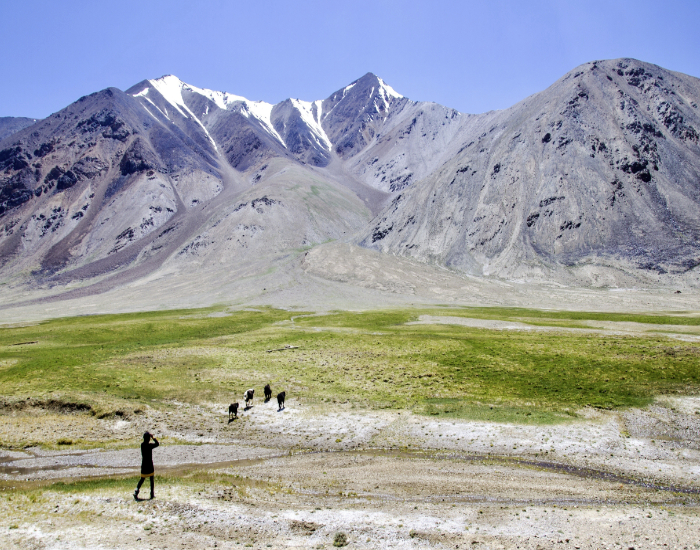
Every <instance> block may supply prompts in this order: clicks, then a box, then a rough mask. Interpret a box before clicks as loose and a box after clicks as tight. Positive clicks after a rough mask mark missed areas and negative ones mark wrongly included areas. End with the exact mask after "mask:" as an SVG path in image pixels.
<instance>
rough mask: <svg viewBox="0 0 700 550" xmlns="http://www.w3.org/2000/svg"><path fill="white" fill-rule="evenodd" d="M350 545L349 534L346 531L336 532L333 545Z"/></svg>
mask: <svg viewBox="0 0 700 550" xmlns="http://www.w3.org/2000/svg"><path fill="white" fill-rule="evenodd" d="M347 545H348V536H347V535H346V534H345V533H336V534H335V537H334V538H333V546H338V547H341V546H347Z"/></svg>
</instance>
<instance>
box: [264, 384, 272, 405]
mask: <svg viewBox="0 0 700 550" xmlns="http://www.w3.org/2000/svg"><path fill="white" fill-rule="evenodd" d="M270 399H272V388H270V384H268V385H267V386H265V403H267V402H268V401H269V400H270Z"/></svg>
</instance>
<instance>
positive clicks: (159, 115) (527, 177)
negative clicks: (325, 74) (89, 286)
mask: <svg viewBox="0 0 700 550" xmlns="http://www.w3.org/2000/svg"><path fill="white" fill-rule="evenodd" d="M699 102H700V80H698V79H696V78H694V77H690V76H686V75H683V74H679V73H674V72H671V71H667V70H665V69H662V68H660V67H657V66H655V65H651V64H647V63H643V62H640V61H636V60H631V59H622V60H612V61H596V62H592V63H587V64H585V65H582V66H580V67H578V68H577V69H575V70H573V71H571V72H570V73H568V74H567V75H565V76H564V77H563V78H561V79H560V80H558V81H557V82H556V83H554V84H553V85H552V86H551V87H549V88H548V89H546V90H544V91H543V92H540V93H538V94H535V95H533V96H531V97H529V98H527V99H525V100H523V101H522V102H520V103H518V104H517V105H514V106H513V107H511V108H509V109H506V110H503V111H493V112H489V113H485V114H480V115H468V114H463V113H459V112H457V111H455V110H454V109H450V108H447V107H443V106H441V105H437V104H434V103H428V102H414V101H411V100H409V99H407V98H405V97H403V96H401V95H400V94H398V93H397V92H396V91H394V90H393V89H392V88H391V87H390V86H388V85H387V84H385V83H384V82H383V81H382V79H381V78H379V77H377V76H375V75H373V74H371V73H369V74H367V75H365V76H363V77H362V78H360V79H358V80H356V81H355V82H353V83H352V84H350V85H348V86H346V87H344V88H342V89H341V90H338V91H337V92H335V93H333V94H331V95H330V96H329V97H328V98H326V99H323V100H318V101H313V102H306V101H301V100H298V99H288V100H285V101H283V102H281V103H278V104H276V105H272V104H268V103H265V102H262V101H250V100H248V99H246V98H244V97H241V96H236V95H232V94H229V93H223V92H215V91H212V90H206V89H202V88H197V87H195V86H192V85H189V84H185V83H183V82H181V81H180V80H178V79H177V78H176V77H174V76H165V77H162V78H159V79H156V80H146V81H143V82H141V83H139V84H137V85H135V86H133V87H132V88H131V89H129V90H127V91H126V92H122V91H120V90H118V89H115V88H109V89H107V90H103V91H101V92H98V93H95V94H92V95H90V96H86V97H83V98H80V99H79V100H78V101H76V102H75V103H73V104H72V105H69V106H68V107H66V108H65V109H63V110H62V111H60V112H58V113H55V114H53V115H51V116H50V117H48V118H46V119H44V120H40V121H32V120H30V119H22V120H14V119H12V120H11V119H0V122H1V123H2V124H0V131H1V132H2V133H0V136H3V135H4V136H5V137H4V138H3V139H2V141H0V261H1V264H0V276H2V278H3V279H4V280H6V281H13V283H14V284H32V285H35V284H37V283H40V284H51V285H54V284H65V283H68V282H73V281H87V282H89V281H92V280H95V281H97V280H100V281H102V284H103V286H102V287H100V286H99V285H98V284H96V285H95V286H94V291H95V292H98V291H100V289H101V288H102V289H104V288H109V286H110V284H113V283H110V280H111V279H110V277H112V278H114V277H118V281H119V282H128V281H134V280H138V279H142V278H147V277H148V276H149V275H150V274H152V273H154V272H155V271H156V270H159V269H169V270H170V272H175V271H177V272H178V273H182V272H186V271H187V270H188V269H190V270H191V269H198V270H201V269H203V268H205V269H206V268H208V267H212V266H220V265H226V266H229V268H227V270H226V273H227V276H228V277H233V278H235V277H238V276H244V275H245V273H246V269H247V268H245V266H253V265H254V266H256V267H255V268H253V267H250V269H249V271H250V270H255V269H257V270H259V269H262V265H263V264H264V263H265V262H270V261H272V260H273V259H274V258H279V257H284V256H285V255H288V254H289V253H290V252H293V251H299V250H302V249H303V248H305V247H308V246H313V245H316V244H320V243H323V242H326V241H328V240H335V239H344V240H346V241H350V242H354V243H355V244H358V245H361V246H364V247H368V248H373V249H377V250H379V251H381V252H383V253H387V254H394V255H405V256H412V257H415V258H417V259H419V260H422V261H426V262H431V263H436V264H439V265H445V266H448V267H451V268H454V269H456V270H458V271H462V272H468V273H471V274H476V275H496V276H501V277H508V278H522V279H529V280H532V279H540V280H542V279H547V280H557V281H561V282H572V281H575V282H577V283H579V284H600V281H601V277H603V279H605V277H608V278H609V277H610V273H618V272H619V273H625V274H626V276H632V277H633V278H634V277H636V278H637V279H638V280H639V281H646V282H653V281H654V280H655V277H656V278H658V277H660V276H679V277H685V278H687V279H689V280H690V279H692V278H693V277H694V276H695V272H696V269H695V268H696V266H697V265H698V264H700V248H699V247H698V242H700V208H699V206H700V144H699V139H700V136H699V131H700V112H699V111H698V103H699ZM105 276H106V277H105ZM116 280H117V279H114V281H116ZM605 280H608V279H605ZM610 280H614V277H613V278H612V279H610Z"/></svg>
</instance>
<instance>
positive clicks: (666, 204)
mask: <svg viewBox="0 0 700 550" xmlns="http://www.w3.org/2000/svg"><path fill="white" fill-rule="evenodd" d="M699 102H700V80H698V79H696V78H693V77H689V76H686V75H682V74H678V73H673V72H670V71H666V70H664V69H661V68H660V67H656V66H653V65H650V64H647V63H641V62H638V61H633V60H616V61H599V62H593V63H588V64H585V65H582V66H581V67H578V68H576V69H575V70H573V71H571V72H570V73H568V74H567V75H565V76H564V77H563V78H562V79H560V80H559V81H558V82H556V83H555V84H553V85H552V86H551V87H550V88H548V89H547V90H545V91H543V92H541V93H538V94H535V95H533V96H531V97H529V98H527V99H525V100H524V101H522V102H520V103H519V104H517V105H515V106H513V107H511V108H510V109H507V110H505V111H501V112H497V113H491V114H487V115H481V116H479V117H477V119H476V120H473V121H471V122H472V127H471V128H470V131H469V133H468V134H469V139H468V141H466V143H463V144H462V145H461V147H460V150H459V152H458V153H457V154H455V155H454V156H452V157H451V158H450V159H449V161H448V162H446V163H445V164H444V165H442V166H441V167H440V168H439V169H437V170H435V171H434V172H433V173H432V174H431V175H430V176H429V177H427V178H426V179H424V180H423V181H421V182H420V184H419V185H414V186H412V187H410V188H409V189H407V190H406V191H405V192H402V193H401V194H400V195H398V196H396V197H395V198H394V199H393V201H392V204H391V206H390V207H388V208H387V209H386V210H384V211H383V212H382V214H381V216H380V217H379V219H378V220H376V222H375V223H373V224H372V225H371V226H370V227H368V228H367V229H365V231H364V232H363V234H362V237H361V238H360V240H359V242H360V243H361V244H362V245H364V246H369V247H374V248H377V249H379V250H381V251H383V252H386V253H393V254H403V255H411V256H415V257H417V258H420V259H422V260H427V261H433V262H437V263H440V264H444V265H447V266H451V267H455V268H456V269H459V270H466V271H468V272H472V273H476V274H497V275H500V276H506V277H516V278H517V277H537V276H539V277H548V276H553V277H555V278H558V279H565V278H566V277H567V275H566V274H565V273H564V271H565V270H569V271H570V270H571V269H572V268H575V269H578V270H579V271H583V270H588V271H589V272H590V271H595V270H596V269H599V268H605V267H616V268H622V267H624V268H626V269H632V270H635V269H638V270H642V271H648V272H651V273H666V272H672V273H684V272H688V271H689V270H692V269H693V268H695V266H697V265H698V264H700V247H699V246H698V243H699V242H700V223H699V222H700V219H699V217H698V212H699V211H700V210H699V208H698V207H699V206H700V202H699V201H700V144H699V143H698V139H699V134H698V129H700V112H699V111H698V103H699ZM418 205H428V207H427V208H425V207H424V206H423V207H420V208H418V207H417V206H418ZM562 268H564V269H562Z"/></svg>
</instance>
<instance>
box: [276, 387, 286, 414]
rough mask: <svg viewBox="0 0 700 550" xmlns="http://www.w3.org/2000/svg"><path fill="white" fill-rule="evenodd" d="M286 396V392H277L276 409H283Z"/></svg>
mask: <svg viewBox="0 0 700 550" xmlns="http://www.w3.org/2000/svg"><path fill="white" fill-rule="evenodd" d="M286 396H287V392H284V391H282V392H279V393H278V394H277V410H278V411H281V410H282V409H284V398H285V397H286Z"/></svg>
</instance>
